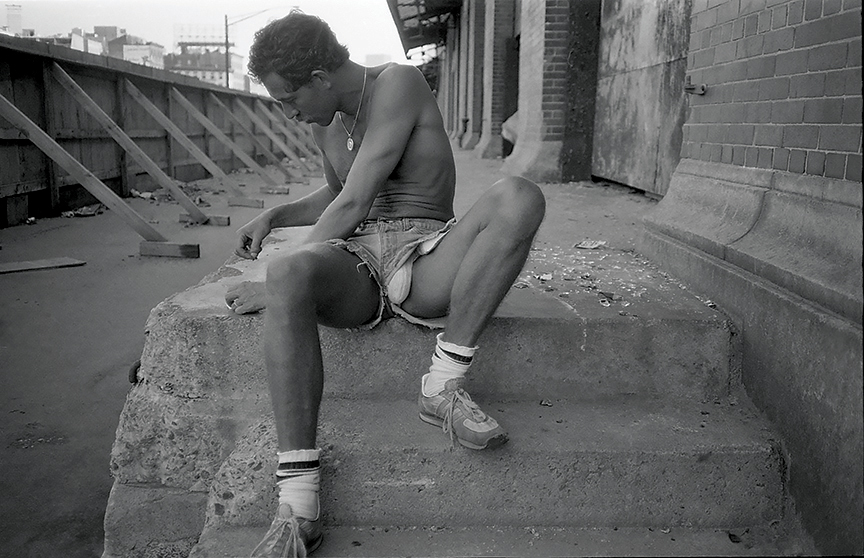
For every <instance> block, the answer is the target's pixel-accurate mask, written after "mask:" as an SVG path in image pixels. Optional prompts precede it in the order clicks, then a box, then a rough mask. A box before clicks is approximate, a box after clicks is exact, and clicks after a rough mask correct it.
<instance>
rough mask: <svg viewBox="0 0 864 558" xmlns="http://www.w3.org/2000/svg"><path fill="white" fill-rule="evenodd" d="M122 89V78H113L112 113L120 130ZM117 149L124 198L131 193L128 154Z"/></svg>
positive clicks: (123, 103)
mask: <svg viewBox="0 0 864 558" xmlns="http://www.w3.org/2000/svg"><path fill="white" fill-rule="evenodd" d="M123 89H124V86H123V79H122V76H119V75H117V76H115V78H114V89H113V94H114V112H115V113H116V114H117V116H116V117H115V118H114V121H115V122H117V126H119V127H120V129H121V130H123V129H124V128H125V127H126V93H125V92H124V90H123ZM127 136H128V134H127ZM130 139H131V138H130ZM118 147H119V150H118V151H117V156H118V159H119V161H120V195H121V196H122V197H124V198H125V197H128V196H129V194H130V193H131V192H130V190H131V188H130V186H129V182H130V180H131V176H130V173H129V157H128V153H126V150H125V149H123V146H122V145H119V144H118ZM148 159H149V157H148Z"/></svg>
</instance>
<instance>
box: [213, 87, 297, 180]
mask: <svg viewBox="0 0 864 558" xmlns="http://www.w3.org/2000/svg"><path fill="white" fill-rule="evenodd" d="M210 100H212V101H213V102H214V103H216V106H217V107H219V108H220V109H222V111H223V112H224V113H225V114H226V115H227V116H228V119H229V120H231V121H232V122H234V124H236V125H237V127H238V128H240V131H242V132H243V133H244V134H245V135H246V136H247V137H248V138H249V140H250V141H252V144H253V145H255V147H256V148H257V149H258V150H260V151H261V152H262V153H263V154H264V156H265V157H266V158H267V159H268V160H269V161H270V162H271V163H273V164H274V165H276V168H277V169H279V172H281V173H282V174H284V175H285V178H287V179H288V180H291V181H297V182H303V181H305V179H304V178H303V175H302V174H300V173H299V172H297V171H295V170H294V169H292V168H285V167H284V166H283V165H282V161H281V160H280V159H279V157H277V156H276V155H274V154H273V152H272V151H270V149H268V148H267V146H266V145H264V144H263V143H262V142H261V140H259V139H258V138H257V137H256V136H255V133H254V132H253V131H252V130H250V129H249V128H248V127H247V126H246V124H244V123H243V121H242V120H240V119H239V118H237V115H236V114H234V113H233V112H231V109H229V108H228V107H227V106H225V103H223V102H222V101H220V100H219V97H217V96H216V95H214V94H213V93H210Z"/></svg>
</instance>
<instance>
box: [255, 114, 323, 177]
mask: <svg viewBox="0 0 864 558" xmlns="http://www.w3.org/2000/svg"><path fill="white" fill-rule="evenodd" d="M255 106H256V107H258V109H259V110H260V111H261V112H263V113H264V116H266V117H267V118H269V119H270V122H272V123H273V124H274V125H275V126H276V128H278V129H279V131H281V132H282V134H284V135H285V138H287V140H288V143H290V144H291V145H293V146H294V147H296V148H297V149H299V150H300V151H301V152H303V153H304V154H305V155H306V157H307V158H308V159H307V160H306V161H303V159H300V160H301V161H302V162H303V166H305V167H306V168H307V169H308V170H309V171H311V172H317V170H318V169H317V168H316V166H315V164H313V163H312V161H315V160H316V159H317V158H318V155H317V154H315V153H312V151H310V150H309V148H308V147H306V144H305V143H304V142H302V141H300V140H298V139H297V136H296V135H295V134H294V132H292V131H291V130H289V129H288V127H287V126H285V125H284V124H283V123H282V121H281V120H280V119H279V118H277V117H275V116H273V113H272V112H270V110H269V109H268V108H267V107H266V106H264V103H262V102H261V101H255Z"/></svg>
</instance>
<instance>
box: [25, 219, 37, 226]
mask: <svg viewBox="0 0 864 558" xmlns="http://www.w3.org/2000/svg"><path fill="white" fill-rule="evenodd" d="M24 222H25V223H27V224H28V225H35V224H36V217H27V220H26V221H24Z"/></svg>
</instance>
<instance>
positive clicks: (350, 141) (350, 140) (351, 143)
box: [339, 68, 369, 151]
mask: <svg viewBox="0 0 864 558" xmlns="http://www.w3.org/2000/svg"><path fill="white" fill-rule="evenodd" d="M368 70H369V68H363V89H361V90H360V103H359V104H358V105H357V114H355V115H354V124H353V125H352V126H351V131H350V132H349V131H348V127H347V126H345V122H343V121H342V113H341V112H340V113H339V123H340V124H342V128H343V129H344V130H345V133H346V134H348V141H346V142H345V147H347V148H348V151H354V138H353V137H351V136H352V135H354V128H356V127H357V121H358V120H360V109H361V108H363V95H364V94H365V93H366V73H367V71H368Z"/></svg>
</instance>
